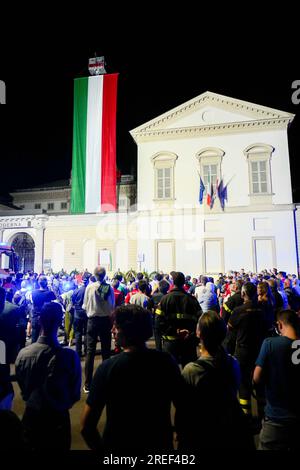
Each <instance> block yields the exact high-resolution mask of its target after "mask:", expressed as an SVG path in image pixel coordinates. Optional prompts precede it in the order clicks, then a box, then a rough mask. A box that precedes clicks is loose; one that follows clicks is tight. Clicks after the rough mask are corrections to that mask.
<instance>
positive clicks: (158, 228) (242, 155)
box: [131, 92, 297, 274]
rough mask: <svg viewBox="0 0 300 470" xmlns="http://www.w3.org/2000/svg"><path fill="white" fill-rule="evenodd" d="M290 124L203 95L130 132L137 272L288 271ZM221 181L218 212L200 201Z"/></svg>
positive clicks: (291, 251) (283, 117)
mask: <svg viewBox="0 0 300 470" xmlns="http://www.w3.org/2000/svg"><path fill="white" fill-rule="evenodd" d="M293 117H294V116H293V115H292V114H289V113H285V112H282V111H278V110H275V109H270V108H265V107H263V106H259V105H255V104H252V103H248V102H244V101H240V100H237V99H233V98H229V97H225V96H221V95H216V94H214V93H210V92H206V93H203V94H202V95H200V96H198V97H197V98H195V99H192V100H190V101H189V102H187V103H184V104H183V105H181V106H178V107H177V108H175V109H173V110H171V111H170V112H167V113H165V114H163V115H161V116H159V117H158V118H157V119H153V120H152V121H150V122H147V123H146V124H144V125H142V126H140V127H138V128H136V129H134V130H132V131H131V134H132V136H133V138H134V139H135V141H136V143H137V146H138V179H137V181H138V220H137V227H138V236H137V239H138V253H139V256H140V258H141V259H143V260H144V267H145V268H148V269H150V270H151V269H153V268H154V269H166V268H167V270H168V269H170V268H171V267H173V268H175V269H181V270H182V271H183V272H192V273H199V272H206V273H211V274H216V273H218V272H224V271H227V270H230V269H234V270H235V269H236V270H238V269H240V268H242V267H243V268H244V269H246V270H251V271H259V270H261V269H262V268H272V267H276V266H279V267H280V268H281V269H283V270H286V271H288V272H297V255H296V240H295V225H294V210H295V207H294V205H293V200H292V190H291V176H290V166H289V150H288V139H287V129H288V126H289V124H290V123H291V122H292V120H293ZM200 177H201V178H202V181H203V183H204V185H205V193H204V200H203V203H202V204H199V188H200ZM221 181H222V182H223V183H224V184H225V185H226V184H227V201H225V208H224V210H222V207H221V205H220V201H219V199H218V198H216V200H215V203H214V205H213V207H212V208H210V207H209V206H208V205H207V204H206V201H205V199H206V198H205V196H206V193H207V190H208V189H210V187H211V184H212V185H213V191H216V186H217V185H218V184H219V183H220V182H221Z"/></svg>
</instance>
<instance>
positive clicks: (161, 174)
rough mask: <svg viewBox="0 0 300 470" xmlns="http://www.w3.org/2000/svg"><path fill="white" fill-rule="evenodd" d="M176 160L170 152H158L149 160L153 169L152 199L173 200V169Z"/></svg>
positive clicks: (175, 156)
mask: <svg viewBox="0 0 300 470" xmlns="http://www.w3.org/2000/svg"><path fill="white" fill-rule="evenodd" d="M177 158H178V156H177V155H176V154H175V153H172V152H159V153H157V154H156V155H154V156H153V157H152V158H151V160H152V163H153V167H154V199H157V200H171V199H175V182H174V168H175V163H176V160H177Z"/></svg>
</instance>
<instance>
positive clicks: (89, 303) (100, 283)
mask: <svg viewBox="0 0 300 470" xmlns="http://www.w3.org/2000/svg"><path fill="white" fill-rule="evenodd" d="M94 275H95V278H96V282H93V283H92V284H89V285H88V286H87V288H86V290H85V294H84V300H83V305H82V308H83V309H84V310H85V311H86V314H87V317H88V324H87V354H86V360H85V383H84V387H83V391H84V393H88V392H89V389H90V385H91V382H92V377H93V370H94V359H95V353H96V346H97V341H98V338H100V342H101V354H102V359H103V360H104V359H108V358H109V357H110V355H111V327H112V312H113V309H114V306H115V295H114V290H113V288H112V287H111V286H110V285H109V284H108V283H107V282H105V276H106V271H105V268H102V267H101V266H97V267H96V269H95V271H94Z"/></svg>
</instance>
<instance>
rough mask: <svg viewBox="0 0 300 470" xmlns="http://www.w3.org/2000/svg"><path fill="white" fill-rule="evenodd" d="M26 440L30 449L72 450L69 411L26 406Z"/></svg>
mask: <svg viewBox="0 0 300 470" xmlns="http://www.w3.org/2000/svg"><path fill="white" fill-rule="evenodd" d="M22 424H23V430H24V441H25V445H26V449H28V450H70V448H71V423H70V415H69V411H62V412H58V411H55V410H35V409H33V408H30V407H26V408H25V412H24V415H23V419H22Z"/></svg>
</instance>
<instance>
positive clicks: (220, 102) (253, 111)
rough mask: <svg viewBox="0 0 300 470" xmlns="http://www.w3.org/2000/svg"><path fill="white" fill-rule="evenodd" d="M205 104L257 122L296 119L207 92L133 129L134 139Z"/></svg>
mask: <svg viewBox="0 0 300 470" xmlns="http://www.w3.org/2000/svg"><path fill="white" fill-rule="evenodd" d="M204 104H205V105H208V104H211V105H215V106H216V107H219V108H221V109H224V110H227V111H231V112H234V111H236V112H238V113H240V114H243V113H244V114H245V116H249V118H254V119H255V120H258V119H259V120H261V119H263V120H265V119H271V118H273V119H279V118H288V119H289V122H292V121H293V119H294V117H295V115H294V114H291V113H288V112H285V111H280V110H278V109H274V108H269V107H266V106H261V105H258V104H254V103H250V102H248V101H243V100H238V99H236V98H230V97H228V96H224V95H219V94H217V93H212V92H210V91H206V92H205V93H202V94H201V95H199V96H198V97H196V98H193V99H191V100H189V101H187V102H186V103H183V104H181V105H179V106H177V107H176V108H173V109H172V110H170V111H167V112H166V113H164V114H162V115H160V116H159V117H156V118H154V119H152V120H151V121H148V122H146V123H144V124H142V125H141V126H139V127H136V128H135V129H132V130H131V131H130V133H131V135H132V136H133V137H134V135H136V134H137V133H140V132H145V131H150V130H152V129H157V128H160V129H162V128H165V127H166V126H168V125H169V124H170V123H172V122H174V121H176V120H178V119H179V118H180V117H182V116H186V115H188V114H191V113H193V112H195V111H197V110H198V109H199V108H200V107H203V105H204Z"/></svg>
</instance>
